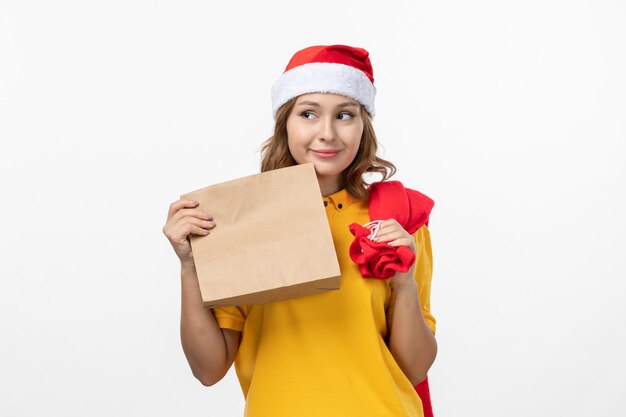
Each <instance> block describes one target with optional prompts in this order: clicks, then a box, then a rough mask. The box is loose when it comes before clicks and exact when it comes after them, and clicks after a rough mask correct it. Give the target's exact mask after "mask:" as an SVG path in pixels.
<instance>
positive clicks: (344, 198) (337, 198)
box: [324, 188, 356, 210]
mask: <svg viewBox="0 0 626 417" xmlns="http://www.w3.org/2000/svg"><path fill="white" fill-rule="evenodd" d="M355 201H356V199H355V198H354V197H352V196H351V195H350V193H349V192H348V190H346V189H345V188H342V189H341V190H339V191H337V192H335V193H333V194H331V195H329V196H327V197H324V205H325V206H326V207H327V208H328V207H331V206H332V207H334V208H335V209H336V210H343V209H345V208H346V207H348V206H350V205H351V204H352V203H354V202H355Z"/></svg>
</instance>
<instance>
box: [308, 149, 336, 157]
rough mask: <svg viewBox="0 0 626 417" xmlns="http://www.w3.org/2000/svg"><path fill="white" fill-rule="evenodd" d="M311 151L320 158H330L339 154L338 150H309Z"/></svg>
mask: <svg viewBox="0 0 626 417" xmlns="http://www.w3.org/2000/svg"><path fill="white" fill-rule="evenodd" d="M311 151H312V152H313V154H315V155H316V156H318V157H320V158H332V157H333V156H336V155H337V154H338V153H339V149H317V150H315V149H311Z"/></svg>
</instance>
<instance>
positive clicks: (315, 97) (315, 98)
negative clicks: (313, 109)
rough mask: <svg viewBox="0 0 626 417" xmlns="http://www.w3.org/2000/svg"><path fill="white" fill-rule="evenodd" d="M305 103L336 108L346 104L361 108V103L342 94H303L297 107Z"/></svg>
mask: <svg viewBox="0 0 626 417" xmlns="http://www.w3.org/2000/svg"><path fill="white" fill-rule="evenodd" d="M303 102H314V103H318V104H319V105H321V106H325V105H326V106H336V105H339V104H345V103H349V104H352V105H354V106H359V103H357V102H356V101H354V100H353V99H351V98H349V97H346V96H342V95H340V94H334V93H309V94H302V95H301V96H298V98H297V99H296V105H298V104H300V103H303Z"/></svg>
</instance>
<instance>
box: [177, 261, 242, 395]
mask: <svg viewBox="0 0 626 417" xmlns="http://www.w3.org/2000/svg"><path fill="white" fill-rule="evenodd" d="M181 287H182V294H181V295H182V299H181V315H180V338H181V342H182V345H183V351H184V352H185V356H186V357H187V362H189V366H190V367H191V370H192V372H193V375H194V376H195V377H196V378H197V379H198V380H199V381H200V382H202V384H203V385H205V386H210V385H213V384H215V383H217V382H218V381H220V380H221V379H222V378H223V377H224V375H226V372H228V369H229V368H230V366H231V365H232V363H233V361H234V360H235V356H237V350H238V348H239V335H240V332H237V331H235V330H230V329H220V327H219V326H218V324H217V321H216V320H215V316H214V315H213V312H212V311H211V310H210V309H205V308H204V307H203V305H202V296H201V294H200V287H199V285H198V276H197V274H196V268H195V266H194V264H193V262H191V263H190V264H187V263H183V264H181Z"/></svg>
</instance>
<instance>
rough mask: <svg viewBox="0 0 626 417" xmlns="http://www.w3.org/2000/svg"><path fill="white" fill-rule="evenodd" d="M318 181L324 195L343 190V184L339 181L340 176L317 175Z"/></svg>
mask: <svg viewBox="0 0 626 417" xmlns="http://www.w3.org/2000/svg"><path fill="white" fill-rule="evenodd" d="M317 182H318V183H319V185H320V191H321V192H322V196H324V197H328V196H329V195H331V194H334V193H336V192H337V191H339V190H341V189H342V188H343V186H342V185H341V183H340V182H339V178H320V177H317Z"/></svg>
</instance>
